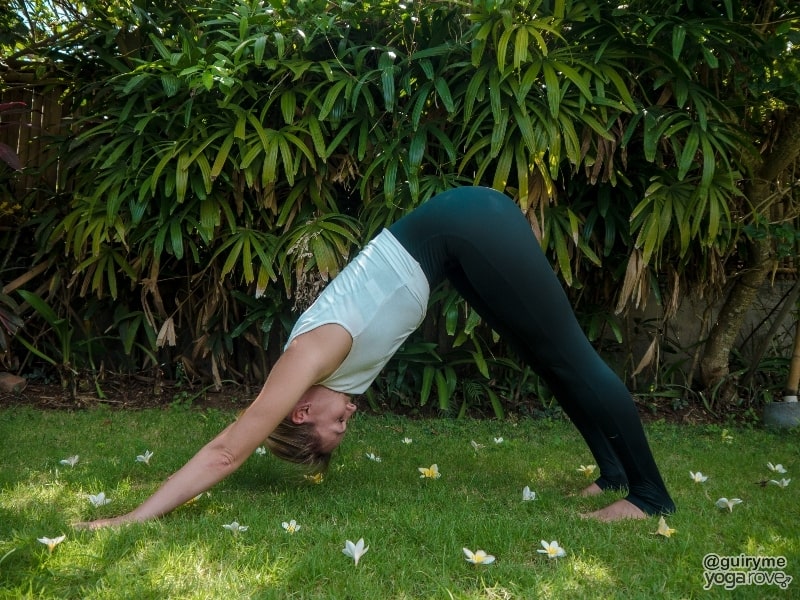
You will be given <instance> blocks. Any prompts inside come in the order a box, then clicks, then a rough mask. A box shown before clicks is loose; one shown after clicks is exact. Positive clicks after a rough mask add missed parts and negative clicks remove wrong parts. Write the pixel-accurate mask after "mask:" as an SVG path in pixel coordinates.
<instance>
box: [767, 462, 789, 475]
mask: <svg viewBox="0 0 800 600" xmlns="http://www.w3.org/2000/svg"><path fill="white" fill-rule="evenodd" d="M767 468H768V469H769V470H770V471H775V472H776V473H780V474H781V475H783V474H784V473H786V468H785V467H784V466H783V465H782V464H781V463H778V464H777V465H773V464H772V463H771V462H768V463H767Z"/></svg>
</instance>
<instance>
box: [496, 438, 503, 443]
mask: <svg viewBox="0 0 800 600" xmlns="http://www.w3.org/2000/svg"><path fill="white" fill-rule="evenodd" d="M503 442H504V440H503V438H502V437H496V438H494V443H495V444H502V443H503Z"/></svg>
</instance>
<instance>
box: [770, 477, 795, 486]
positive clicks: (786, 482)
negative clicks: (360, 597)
mask: <svg viewBox="0 0 800 600" xmlns="http://www.w3.org/2000/svg"><path fill="white" fill-rule="evenodd" d="M790 481H791V479H786V478H785V477H784V478H783V479H780V480H778V481H776V480H774V479H770V480H769V482H770V483H774V484H775V485H777V486H778V487H782V488H785V487H786V486H788V485H789V482H790Z"/></svg>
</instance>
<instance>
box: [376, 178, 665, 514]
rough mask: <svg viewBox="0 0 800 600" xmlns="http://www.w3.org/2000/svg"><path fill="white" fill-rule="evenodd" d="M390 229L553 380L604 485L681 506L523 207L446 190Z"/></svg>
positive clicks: (633, 497) (651, 503)
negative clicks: (665, 480)
mask: <svg viewBox="0 0 800 600" xmlns="http://www.w3.org/2000/svg"><path fill="white" fill-rule="evenodd" d="M389 230H390V231H391V232H392V234H393V235H394V236H395V237H396V238H397V239H398V240H399V241H400V243H401V244H403V246H404V247H405V248H406V249H407V250H408V252H409V253H410V254H411V255H412V256H413V257H414V258H415V259H416V260H417V261H418V262H419V263H420V265H421V266H422V269H423V271H424V272H425V275H426V276H427V277H428V281H429V282H430V285H431V288H433V287H435V286H436V285H438V284H439V283H440V282H441V281H442V280H443V279H445V278H446V279H448V280H449V281H450V282H451V283H452V285H453V286H455V288H456V289H457V290H458V291H459V292H460V293H461V295H462V296H463V297H464V299H465V300H467V302H469V304H470V305H471V306H472V307H474V308H475V310H476V311H477V312H478V313H479V314H480V315H481V317H482V318H483V319H484V320H485V321H486V322H487V323H488V324H489V325H490V326H491V327H492V328H493V329H494V330H495V331H497V332H498V333H499V334H500V335H501V336H502V338H503V339H505V340H506V341H508V342H509V343H510V344H511V345H512V346H513V347H514V348H515V349H516V350H517V351H518V352H519V353H520V355H521V356H522V358H523V359H524V360H525V361H526V362H527V363H528V364H529V365H530V366H531V368H533V369H534V370H535V371H536V372H537V373H538V374H539V375H540V376H542V377H543V378H544V380H545V381H546V382H547V384H548V386H549V387H550V389H551V390H552V392H553V394H554V395H555V397H556V398H557V400H558V402H559V404H560V405H561V406H562V407H563V409H564V411H565V412H566V413H567V415H568V416H569V418H570V419H571V420H572V422H573V423H574V424H575V426H576V427H577V428H578V430H579V431H580V433H581V435H582V436H583V438H584V439H585V440H586V443H587V444H588V446H589V449H590V450H591V452H592V454H593V455H594V458H595V460H596V461H597V464H598V466H599V468H600V478H599V479H598V480H597V484H598V485H599V486H600V487H601V488H603V489H609V488H616V489H622V488H626V489H627V490H628V496H627V499H628V500H629V501H630V502H631V503H633V504H634V505H636V506H638V507H639V508H640V509H642V510H643V511H644V512H645V513H647V514H658V513H669V512H672V511H673V510H674V509H675V505H674V504H673V502H672V499H671V498H670V496H669V493H668V492H667V489H666V487H665V485H664V482H663V480H662V479H661V475H660V474H659V472H658V467H657V466H656V463H655V460H654V459H653V455H652V452H651V451H650V447H649V445H648V443H647V439H646V437H645V433H644V430H643V428H642V423H641V420H640V419H639V415H638V413H637V411H636V407H635V405H634V403H633V398H632V397H631V395H630V392H629V391H628V389H627V388H626V387H625V384H624V383H623V382H622V381H621V380H620V378H619V377H618V376H617V375H616V374H615V373H614V372H613V371H612V370H611V369H610V368H609V367H608V365H606V363H605V362H604V361H603V360H602V359H601V358H600V356H599V355H598V354H597V352H596V351H595V350H594V348H593V347H592V345H591V344H590V343H589V340H588V339H587V338H586V336H585V335H584V333H583V331H582V330H581V328H580V326H579V325H578V322H577V320H576V319H575V315H574V313H573V310H572V307H571V305H570V303H569V301H568V299H567V296H566V294H565V293H564V290H563V289H562V287H561V284H560V283H559V281H558V279H557V278H556V276H555V274H554V273H553V270H552V267H551V266H550V263H549V262H548V261H547V258H546V257H545V256H544V254H543V252H542V251H541V248H540V247H539V244H538V242H537V241H536V238H535V237H534V235H533V232H532V231H531V227H530V225H529V224H528V222H527V221H526V219H525V218H524V217H523V215H522V213H521V212H520V209H519V207H517V206H516V204H514V202H513V201H512V200H511V199H510V198H508V197H506V196H505V195H503V194H501V193H499V192H497V191H495V190H491V189H488V188H481V187H465V188H457V189H453V190H450V191H447V192H444V193H442V194H439V195H437V196H435V197H433V198H431V199H430V200H428V201H427V202H425V203H424V204H422V205H421V206H420V207H418V208H417V209H415V210H414V211H412V212H411V213H409V214H408V215H406V216H404V217H403V218H402V219H400V220H399V221H398V222H397V223H395V224H394V225H392V226H391V227H390V228H389Z"/></svg>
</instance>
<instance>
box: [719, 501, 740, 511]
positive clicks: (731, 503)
mask: <svg viewBox="0 0 800 600" xmlns="http://www.w3.org/2000/svg"><path fill="white" fill-rule="evenodd" d="M741 503H742V501H741V500H740V499H739V498H731V499H730V500H728V499H727V498H720V499H719V500H717V502H716V505H717V508H727V509H728V510H729V511H730V512H733V507H734V506H736V505H737V504H741Z"/></svg>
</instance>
